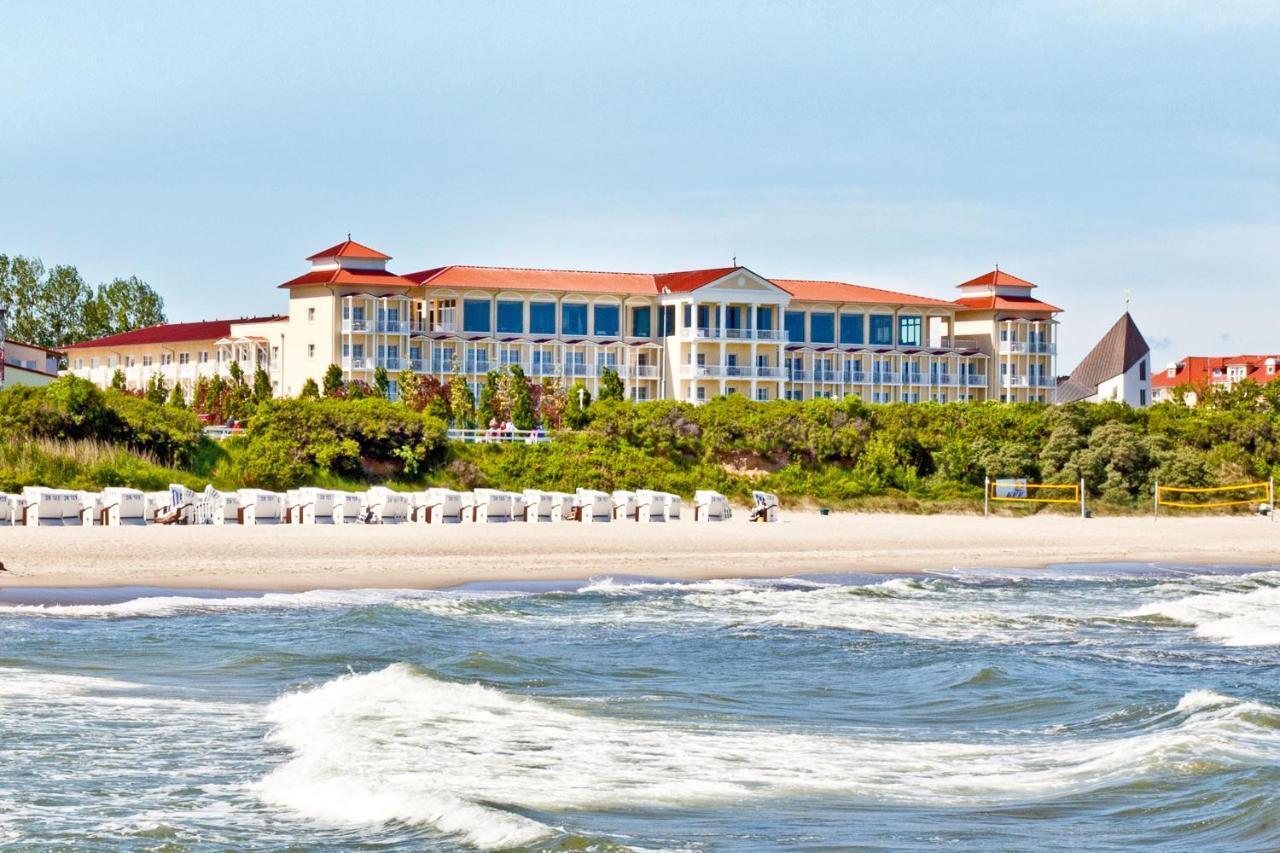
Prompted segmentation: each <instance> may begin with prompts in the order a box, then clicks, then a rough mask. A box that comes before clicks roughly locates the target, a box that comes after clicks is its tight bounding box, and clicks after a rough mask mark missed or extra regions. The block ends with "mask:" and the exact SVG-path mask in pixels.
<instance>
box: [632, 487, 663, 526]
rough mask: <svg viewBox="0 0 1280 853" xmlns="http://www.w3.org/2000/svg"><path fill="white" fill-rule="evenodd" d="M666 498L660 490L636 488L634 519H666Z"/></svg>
mask: <svg viewBox="0 0 1280 853" xmlns="http://www.w3.org/2000/svg"><path fill="white" fill-rule="evenodd" d="M666 520H667V513H666V500H665V498H663V493H662V492H655V491H652V490H651V489H637V490H636V521H666Z"/></svg>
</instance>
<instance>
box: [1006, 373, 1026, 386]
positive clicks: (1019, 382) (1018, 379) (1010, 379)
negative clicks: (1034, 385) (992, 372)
mask: <svg viewBox="0 0 1280 853" xmlns="http://www.w3.org/2000/svg"><path fill="white" fill-rule="evenodd" d="M1000 384H1001V385H1002V386H1004V387H1005V388H1026V387H1027V377H1025V376H1022V375H1021V374H1017V373H1013V374H1007V375H1005V376H1001V377H1000Z"/></svg>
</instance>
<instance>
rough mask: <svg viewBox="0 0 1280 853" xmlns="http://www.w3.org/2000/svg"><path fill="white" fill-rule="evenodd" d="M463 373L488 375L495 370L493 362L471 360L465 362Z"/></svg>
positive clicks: (480, 359)
mask: <svg viewBox="0 0 1280 853" xmlns="http://www.w3.org/2000/svg"><path fill="white" fill-rule="evenodd" d="M464 364H465V366H464V367H463V370H462V372H463V373H488V372H489V371H490V370H492V369H493V362H491V361H489V360H488V359H482V358H469V359H467V360H466V362H464Z"/></svg>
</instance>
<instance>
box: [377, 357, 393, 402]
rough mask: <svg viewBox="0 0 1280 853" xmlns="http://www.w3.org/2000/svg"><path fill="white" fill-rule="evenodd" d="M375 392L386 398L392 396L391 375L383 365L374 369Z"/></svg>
mask: <svg viewBox="0 0 1280 853" xmlns="http://www.w3.org/2000/svg"><path fill="white" fill-rule="evenodd" d="M373 392H374V394H376V395H377V396H379V397H382V398H383V399H384V400H386V399H390V398H391V377H390V376H388V375H387V369H386V368H385V367H383V366H382V365H378V366H377V367H375V368H374V369H373Z"/></svg>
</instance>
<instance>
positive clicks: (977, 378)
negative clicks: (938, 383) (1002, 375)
mask: <svg viewBox="0 0 1280 853" xmlns="http://www.w3.org/2000/svg"><path fill="white" fill-rule="evenodd" d="M967 378H968V385H969V387H971V388H972V387H981V388H985V387H986V385H987V377H986V376H984V375H982V374H980V373H970V374H969V376H968V377H967ZM961 384H965V383H964V382H962V383H961Z"/></svg>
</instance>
